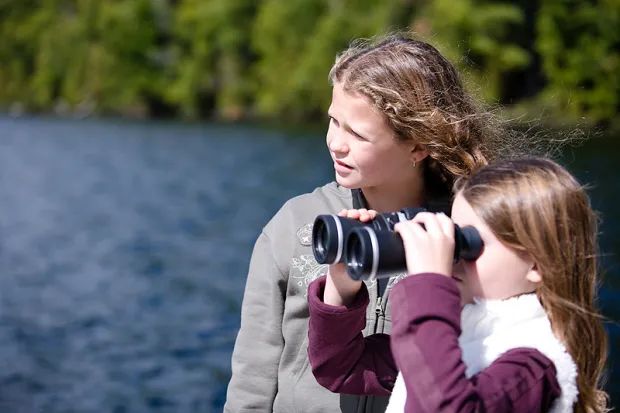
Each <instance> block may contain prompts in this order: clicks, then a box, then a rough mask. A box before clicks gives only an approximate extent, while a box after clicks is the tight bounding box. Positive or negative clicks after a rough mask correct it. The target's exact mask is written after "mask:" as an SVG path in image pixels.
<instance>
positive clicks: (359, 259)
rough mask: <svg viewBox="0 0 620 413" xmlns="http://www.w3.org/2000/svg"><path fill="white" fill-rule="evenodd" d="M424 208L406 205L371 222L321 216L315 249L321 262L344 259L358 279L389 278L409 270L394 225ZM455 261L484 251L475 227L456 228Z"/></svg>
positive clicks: (317, 221) (316, 222)
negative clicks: (407, 206)
mask: <svg viewBox="0 0 620 413" xmlns="http://www.w3.org/2000/svg"><path fill="white" fill-rule="evenodd" d="M422 211H425V209H424V208H404V209H401V210H400V211H397V212H389V213H384V214H377V216H376V217H375V219H373V220H372V221H369V222H361V221H359V220H357V219H351V218H343V217H339V216H337V215H319V216H317V217H316V219H315V220H314V226H313V227H312V250H313V253H314V258H315V259H316V260H317V262H318V263H319V264H335V263H338V262H344V263H345V264H346V268H347V273H348V274H349V276H350V277H351V278H352V279H354V280H369V279H374V278H385V277H389V276H391V275H394V274H395V273H399V272H405V271H406V270H407V264H406V259H405V248H404V246H403V241H402V238H401V237H400V235H399V234H398V233H396V232H394V225H396V223H398V222H400V221H406V220H410V219H412V218H413V217H414V216H416V214H417V213H418V212H422ZM454 231H455V232H454V240H455V244H454V261H455V262H456V261H458V260H459V259H465V260H475V259H476V258H478V257H479V256H480V254H481V253H482V247H483V243H482V239H481V238H480V234H479V233H478V231H477V230H476V229H475V228H474V227H470V226H467V227H463V228H460V227H459V226H458V225H455V227H454Z"/></svg>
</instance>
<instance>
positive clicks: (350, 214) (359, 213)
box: [338, 208, 377, 222]
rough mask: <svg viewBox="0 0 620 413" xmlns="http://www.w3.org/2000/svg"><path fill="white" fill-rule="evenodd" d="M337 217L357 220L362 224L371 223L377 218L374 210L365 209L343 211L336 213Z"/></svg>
mask: <svg viewBox="0 0 620 413" xmlns="http://www.w3.org/2000/svg"><path fill="white" fill-rule="evenodd" d="M338 216H340V217H344V218H351V219H358V220H360V221H362V222H368V221H372V220H373V219H375V217H376V216H377V211H375V210H374V209H366V208H360V209H343V210H341V211H340V212H338Z"/></svg>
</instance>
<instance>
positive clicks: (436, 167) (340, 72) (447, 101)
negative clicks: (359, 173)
mask: <svg viewBox="0 0 620 413" xmlns="http://www.w3.org/2000/svg"><path fill="white" fill-rule="evenodd" d="M329 79H330V81H331V83H332V84H334V83H339V84H341V85H342V86H343V88H344V90H345V91H347V92H349V93H360V94H362V95H364V96H366V97H367V98H368V99H369V100H370V102H371V103H372V104H373V105H374V106H375V107H376V108H377V109H378V110H379V111H380V112H382V113H383V114H384V115H385V117H386V119H387V122H388V125H389V126H390V127H391V129H392V130H393V131H394V134H395V137H396V139H398V140H401V141H409V140H412V141H414V142H416V143H419V144H420V145H423V146H424V147H425V148H426V149H427V150H428V153H429V156H428V157H427V158H426V160H425V164H424V167H425V169H424V174H425V190H426V191H427V192H428V193H430V194H431V195H433V194H442V195H449V194H450V190H451V189H452V185H453V183H454V180H455V178H457V177H460V176H467V175H469V174H471V172H472V171H474V170H476V169H478V168H480V167H481V166H484V165H486V164H487V163H488V162H489V161H490V160H492V159H494V158H495V157H496V154H497V152H498V150H497V149H496V147H495V143H496V139H497V137H498V136H500V132H499V126H498V125H499V124H498V122H496V121H495V118H494V117H493V116H492V115H491V113H490V112H488V111H484V110H481V109H480V108H479V107H478V105H477V104H476V102H475V100H474V99H473V98H472V97H471V96H470V95H468V94H467V93H466V92H465V90H464V88H463V85H462V82H461V79H460V78H459V75H458V73H457V71H456V69H455V68H454V66H453V65H452V64H451V63H450V62H449V61H448V60H447V59H446V58H444V57H443V56H442V55H441V53H439V51H437V49H435V48H434V47H433V46H431V45H430V44H428V43H425V42H423V41H420V40H416V39H414V38H413V37H412V36H411V35H410V34H408V33H398V34H391V35H388V36H386V37H382V38H378V39H374V40H357V41H355V42H353V43H352V44H351V46H350V47H349V48H348V49H347V50H345V51H344V52H342V53H341V54H340V55H338V56H337V58H336V62H335V64H334V65H333V67H332V69H331V71H330V73H329Z"/></svg>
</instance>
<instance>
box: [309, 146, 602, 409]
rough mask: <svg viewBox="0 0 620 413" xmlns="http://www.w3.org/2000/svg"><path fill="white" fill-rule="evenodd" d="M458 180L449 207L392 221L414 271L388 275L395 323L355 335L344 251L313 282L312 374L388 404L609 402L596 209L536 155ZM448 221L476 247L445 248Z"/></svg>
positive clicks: (354, 303)
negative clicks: (459, 256)
mask: <svg viewBox="0 0 620 413" xmlns="http://www.w3.org/2000/svg"><path fill="white" fill-rule="evenodd" d="M455 188H456V197H455V200H454V203H453V205H452V216H451V219H450V218H448V217H447V216H446V215H444V214H441V213H440V214H433V213H430V212H422V213H419V214H417V215H416V216H415V217H414V218H413V219H412V220H410V221H406V222H401V223H398V224H396V226H395V231H396V232H398V233H399V234H400V235H401V238H402V240H403V244H404V246H405V251H406V260H407V270H408V273H409V274H412V275H410V276H408V277H406V278H404V279H403V280H402V281H400V282H398V283H397V285H395V286H394V287H393V289H392V292H391V301H392V314H393V327H392V335H391V336H386V335H375V336H370V337H367V338H363V337H362V336H361V334H360V326H363V324H364V322H365V306H366V304H367V300H368V295H367V292H366V287H365V286H363V285H362V284H361V283H360V282H357V281H353V280H351V279H350V278H349V277H348V276H347V275H346V274H345V273H344V265H343V264H338V265H332V266H330V268H329V273H328V275H327V279H326V278H320V279H319V280H317V281H315V282H314V283H313V284H312V285H311V286H310V288H309V301H310V330H309V337H310V338H309V342H310V344H309V356H310V362H311V365H312V368H313V371H314V374H315V376H316V377H317V379H318V381H319V382H320V383H321V384H322V385H324V386H326V387H328V388H329V389H331V390H332V391H344V392H357V391H360V392H362V393H364V394H390V393H391V399H390V404H389V406H388V410H387V411H388V412H403V411H405V412H438V411H446V412H448V411H449V412H470V411H485V412H528V413H529V412H546V411H552V412H554V413H559V412H579V413H591V412H605V411H607V409H606V399H607V397H606V394H605V392H604V391H602V390H601V388H600V387H599V386H600V385H601V376H602V372H603V368H604V365H605V360H606V352H607V351H606V350H607V338H606V335H605V332H604V329H603V326H602V321H601V316H600V315H599V314H598V312H597V309H596V305H595V302H596V288H597V283H598V280H597V241H596V237H597V218H596V215H595V213H594V212H593V210H592V208H591V206H590V202H589V199H588V196H587V195H586V193H585V191H584V189H583V188H582V187H581V185H579V183H578V182H577V181H576V180H575V179H574V178H573V177H572V176H571V175H570V174H569V173H568V172H567V171H566V170H565V169H564V168H562V167H561V166H559V165H558V164H556V163H554V162H552V161H550V160H547V159H542V158H529V159H521V160H511V161H503V162H499V163H495V164H492V165H490V166H486V167H483V168H482V169H480V170H479V171H478V172H476V173H474V174H473V176H471V177H470V178H463V179H460V180H459V181H458V182H457V183H456V185H455ZM341 215H343V216H348V217H352V218H359V219H361V220H363V221H367V220H369V219H372V218H373V217H374V216H375V215H376V212H375V211H367V210H365V209H362V210H348V211H342V212H341ZM455 224H457V225H459V226H460V227H465V226H473V227H474V228H476V229H477V230H478V232H479V234H480V237H481V239H482V241H483V243H484V247H483V250H482V253H481V255H480V256H479V257H478V258H477V259H475V260H472V261H465V260H460V261H458V262H457V263H454V262H453V257H454V233H455V232H454V231H455ZM463 305H464V306H463ZM390 346H391V348H390ZM396 366H397V367H398V370H400V373H399V374H398V375H397V374H396V373H395V371H396Z"/></svg>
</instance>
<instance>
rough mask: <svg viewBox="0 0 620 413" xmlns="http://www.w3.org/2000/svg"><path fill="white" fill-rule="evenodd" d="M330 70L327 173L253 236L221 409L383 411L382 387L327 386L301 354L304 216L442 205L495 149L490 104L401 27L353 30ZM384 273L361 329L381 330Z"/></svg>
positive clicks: (384, 323)
mask: <svg viewBox="0 0 620 413" xmlns="http://www.w3.org/2000/svg"><path fill="white" fill-rule="evenodd" d="M329 80H330V82H331V83H332V86H333V93H332V101H331V105H330V106H329V109H328V111H327V114H328V118H329V127H328V130H327V136H326V141H327V148H328V150H329V153H330V155H331V157H332V159H333V165H334V173H335V182H332V183H329V184H327V185H325V186H323V187H320V188H317V189H316V190H315V191H314V192H312V193H310V194H305V195H301V196H298V197H295V198H293V199H291V200H289V201H288V202H286V204H285V205H284V206H283V207H282V208H281V209H280V211H279V212H278V213H277V214H276V215H275V216H274V217H273V219H272V220H271V221H270V222H269V223H268V224H267V225H266V226H265V227H264V228H263V230H262V232H261V234H260V236H259V237H258V240H257V241H256V244H255V247H254V252H253V254H252V259H251V262H250V269H249V273H248V278H247V284H246V288H245V293H244V296H243V306H242V309H241V328H240V330H239V334H238V336H237V340H236V343H235V348H234V352H233V357H232V379H231V381H230V383H229V386H228V394H227V400H226V405H225V407H224V410H225V411H226V412H235V413H237V412H246V411H261V412H268V411H269V412H271V411H273V412H286V413H290V412H295V411H303V412H383V411H384V410H385V406H386V404H387V398H385V397H357V396H355V397H348V396H341V397H340V396H338V395H335V394H332V393H330V392H328V391H327V390H326V389H324V388H322V387H321V386H320V385H319V384H318V383H317V382H316V380H315V379H314V377H313V376H312V373H311V370H310V368H309V366H308V357H307V341H308V330H307V323H308V318H307V317H308V305H307V288H308V285H309V284H310V282H311V281H312V280H314V279H315V278H317V277H318V276H320V275H321V274H323V273H324V272H325V270H326V267H324V266H319V265H318V264H317V262H316V261H315V260H314V257H313V255H312V251H311V247H310V232H311V228H312V222H313V221H314V219H315V217H316V216H317V215H319V214H328V213H337V212H338V211H340V210H341V209H343V208H345V209H351V208H372V209H374V210H377V211H393V210H398V209H401V208H404V207H415V206H425V207H426V208H427V209H429V210H433V211H438V210H444V209H446V208H448V207H449V205H450V197H451V192H450V191H451V187H452V185H453V183H454V180H455V179H456V178H458V177H461V176H467V175H469V174H470V173H471V172H472V171H473V170H475V169H477V168H479V167H481V166H483V165H485V164H486V163H487V162H488V161H489V160H490V159H493V158H494V157H495V156H496V154H497V153H498V151H497V150H496V149H494V148H495V146H494V144H495V143H494V138H495V136H498V135H497V134H496V133H495V123H494V122H492V121H491V116H490V115H489V114H488V113H487V112H485V111H481V110H479V109H478V107H477V105H476V104H475V103H474V101H473V99H472V98H471V97H470V96H469V95H468V94H467V93H466V92H465V90H464V88H463V86H462V83H461V80H460V78H459V76H458V73H457V71H456V70H455V68H454V66H453V65H452V64H451V63H450V62H449V61H448V60H446V59H445V58H444V57H443V56H442V55H441V53H439V51H437V49H435V48H434V47H433V46H431V45H429V44H428V43H425V42H422V41H419V40H416V39H413V38H412V37H410V36H409V35H406V34H396V35H390V36H387V37H383V38H378V39H374V40H371V41H356V42H354V43H353V44H352V45H351V47H349V48H348V49H347V50H345V51H344V52H343V53H341V54H340V55H339V56H338V57H337V58H336V61H335V63H334V65H333V67H332V69H331V71H330V74H329ZM290 172H291V173H294V172H295V171H290ZM392 284H393V281H387V280H385V281H381V282H377V283H370V284H369V285H368V291H369V292H370V295H371V297H372V304H371V305H370V306H369V307H368V321H369V323H368V328H367V330H366V334H372V333H389V331H390V320H391V319H390V311H389V305H388V302H389V291H390V289H391V286H392Z"/></svg>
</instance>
